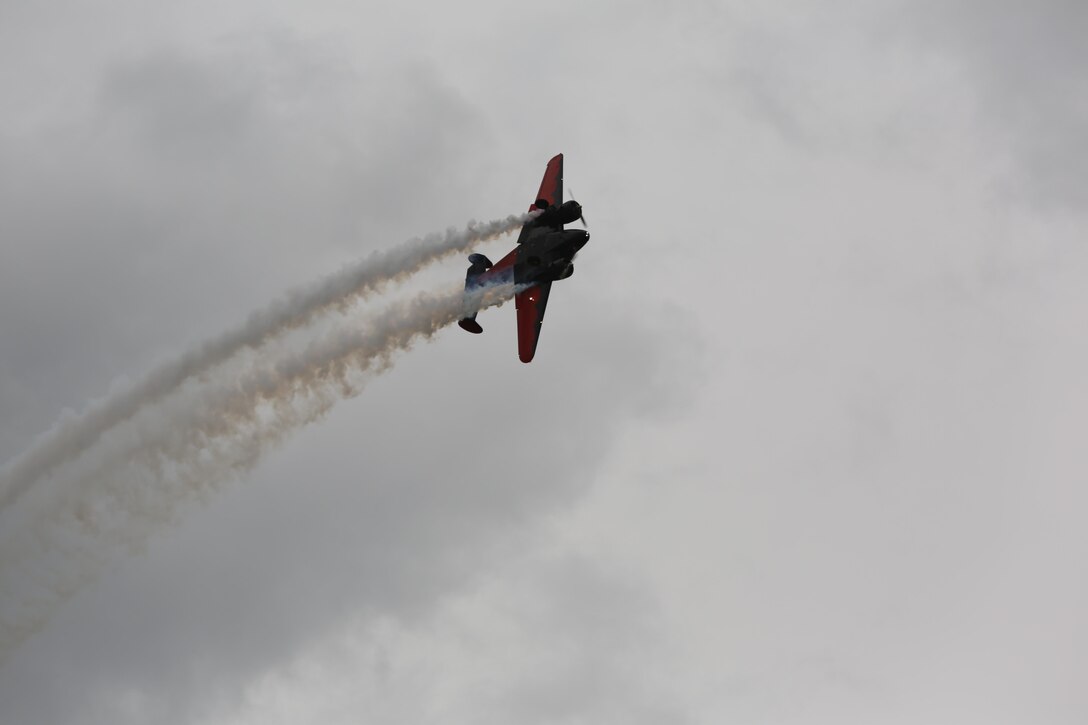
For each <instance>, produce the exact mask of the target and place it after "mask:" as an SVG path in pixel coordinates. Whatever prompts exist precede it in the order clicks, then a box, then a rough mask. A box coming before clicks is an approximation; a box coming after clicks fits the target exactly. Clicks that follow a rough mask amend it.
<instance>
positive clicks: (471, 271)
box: [457, 254, 494, 335]
mask: <svg viewBox="0 0 1088 725" xmlns="http://www.w3.org/2000/svg"><path fill="white" fill-rule="evenodd" d="M468 261H469V262H470V263H471V265H472V266H471V267H469V268H468V273H467V274H465V291H468V290H470V289H472V288H473V287H475V286H476V285H477V280H478V279H479V278H480V276H481V275H482V274H483V273H484V272H486V271H487V270H489V269H491V268H492V267H493V266H494V265H493V264H492V263H491V260H490V259H488V258H487V257H486V256H484V255H483V254H470V255H469V256H468ZM457 324H458V325H459V326H460V327H461V329H462V330H465V331H467V332H471V333H472V334H474V335H479V334H480V333H481V332H483V331H484V328H483V327H481V326H480V323H479V322H477V321H476V313H475V312H473V313H472V314H471V315H470V316H468V317H464V318H462V319H461V320H459V321H458V322H457Z"/></svg>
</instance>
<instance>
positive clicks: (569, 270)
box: [556, 262, 574, 279]
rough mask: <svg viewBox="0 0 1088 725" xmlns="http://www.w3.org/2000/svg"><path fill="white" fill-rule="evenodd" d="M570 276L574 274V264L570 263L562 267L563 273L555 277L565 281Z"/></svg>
mask: <svg viewBox="0 0 1088 725" xmlns="http://www.w3.org/2000/svg"><path fill="white" fill-rule="evenodd" d="M572 274H574V262H571V263H570V264H568V265H567V266H566V267H564V268H563V271H562V272H560V273H559V276H558V277H556V279H566V278H567V277H569V276H571V275H572Z"/></svg>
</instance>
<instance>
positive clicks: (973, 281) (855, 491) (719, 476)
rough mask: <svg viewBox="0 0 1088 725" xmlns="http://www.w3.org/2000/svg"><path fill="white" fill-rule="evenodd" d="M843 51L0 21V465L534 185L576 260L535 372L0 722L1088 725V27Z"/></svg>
mask: <svg viewBox="0 0 1088 725" xmlns="http://www.w3.org/2000/svg"><path fill="white" fill-rule="evenodd" d="M817 5H818V7H817ZM859 5H860V4H859V3H848V2H824V3H818V4H815V3H807V2H801V1H800V0H774V1H773V2H767V3H753V2H748V3H744V2H738V1H736V0H724V1H722V2H713V1H711V0H706V1H702V2H691V3H686V4H679V5H677V4H673V5H669V4H666V3H657V2H642V1H641V0H640V1H639V2H624V3H621V2H612V1H601V2H582V3H559V4H550V5H546V6H541V5H535V6H534V5H524V6H516V5H511V4H510V3H508V2H499V1H498V0H478V1H477V0H468V1H467V2H462V3H456V4H451V3H432V4H426V3H372V4H367V3H359V2H340V1H329V2H311V3H306V4H305V7H303V4H301V3H287V2H255V1H249V2H237V3H232V4H229V5H225V4H223V3H219V2H205V1H203V0H198V1H197V2H188V3H172V4H167V3H148V2H145V1H143V0H107V1H104V2H98V3H93V4H88V3H79V2H53V3H39V2H30V1H29V0H4V2H2V3H0V460H7V459H11V458H12V457H14V456H16V455H18V454H19V453H20V452H22V451H24V450H26V449H27V448H28V447H29V446H30V445H31V443H32V442H33V440H34V438H35V436H37V435H38V434H40V433H42V432H43V431H45V430H47V429H49V428H50V426H51V425H53V423H54V421H55V420H57V418H58V416H60V415H61V414H62V411H64V410H65V409H71V410H76V411H78V410H81V409H82V408H83V407H84V406H85V405H86V404H87V403H88V402H89V401H91V400H93V399H96V398H100V397H102V396H103V395H105V394H107V392H108V391H109V390H110V389H111V385H112V386H116V385H118V384H122V383H123V381H125V380H136V379H139V377H140V376H141V375H142V374H144V373H145V372H146V371H147V370H149V369H151V368H152V367H153V366H154V365H155V364H157V363H161V362H162V361H166V360H170V359H172V358H173V357H175V356H177V355H179V354H181V353H183V352H184V351H186V350H187V349H190V348H192V347H193V346H194V345H196V344H198V343H199V342H200V341H202V340H205V339H207V338H210V337H213V336H214V335H216V334H217V333H219V332H220V331H222V330H224V329H226V328H228V327H230V326H232V325H236V324H238V323H240V322H241V321H243V320H244V319H245V318H246V316H247V314H248V313H250V312H251V311H252V310H254V309H258V308H261V307H262V306H263V305H265V304H267V303H268V302H269V301H271V300H273V299H275V298H276V297H277V295H280V294H281V293H282V292H283V291H285V290H287V289H290V288H292V287H295V286H297V285H300V284H304V283H307V282H309V281H310V280H312V279H315V278H319V277H321V276H322V275H324V274H326V273H328V272H331V271H334V270H336V269H338V268H339V267H341V266H342V265H344V264H345V263H349V262H351V261H353V260H356V259H358V258H360V257H362V256H364V255H366V254H367V253H369V252H370V251H372V250H377V249H385V248H387V247H390V246H392V245H395V244H397V243H399V242H401V241H403V240H406V239H409V238H411V237H414V236H418V235H422V234H426V233H429V232H432V231H441V230H443V229H446V228H447V227H449V226H461V225H463V224H464V223H465V222H467V221H468V220H469V219H473V218H475V219H480V220H483V219H491V218H495V217H501V216H505V215H507V214H510V213H519V212H522V211H524V210H525V208H526V207H527V205H528V204H529V203H530V202H531V201H532V199H533V196H534V194H535V191H536V189H537V186H538V184H539V182H540V176H541V174H542V172H543V169H544V166H545V164H546V162H547V160H548V159H549V158H550V157H551V156H552V155H554V154H555V153H559V152H563V153H565V154H566V182H567V185H568V189H570V190H573V192H574V193H575V194H576V196H577V198H578V199H579V201H580V202H581V203H583V204H584V205H585V211H586V217H587V219H588V221H589V223H590V224H591V227H590V231H591V232H592V235H593V237H592V240H591V241H590V243H589V245H588V246H587V247H586V248H585V249H584V250H583V252H582V253H581V255H580V256H579V258H578V262H577V271H576V273H575V275H574V276H573V277H572V278H571V279H569V280H566V281H562V282H559V283H556V285H555V287H554V288H553V293H552V296H551V301H550V304H549V307H548V316H547V321H546V323H545V325H544V329H543V333H542V335H541V341H540V347H539V350H538V354H537V358H536V360H535V361H534V362H533V363H532V364H531V365H523V364H521V363H520V362H518V359H517V353H516V335H515V324H514V313H513V311H512V310H511V309H508V308H502V309H498V310H489V311H485V312H483V313H481V315H480V321H481V322H482V324H483V326H484V327H485V329H486V333H485V334H484V335H482V336H470V335H465V334H464V333H462V332H461V331H460V330H458V329H456V328H453V329H449V330H446V331H444V332H442V333H441V334H439V335H438V336H437V338H436V339H435V340H433V341H432V342H430V343H427V344H420V345H417V346H416V347H415V348H414V349H412V350H411V351H410V352H408V353H405V354H403V355H400V356H398V357H397V358H396V362H395V365H394V366H393V367H392V368H391V369H389V370H388V371H386V372H384V373H383V374H380V375H372V376H369V377H367V378H366V381H367V384H366V387H365V389H364V390H363V392H362V394H361V395H359V396H357V397H354V398H352V399H350V400H346V401H344V402H342V403H340V404H339V405H337V406H336V407H335V408H334V409H333V411H332V412H331V413H330V414H329V415H328V416H326V417H324V418H322V419H321V420H320V421H318V422H317V423H315V424H313V425H309V426H306V427H304V428H302V429H301V430H299V431H297V432H296V433H294V434H293V435H291V436H289V437H288V438H287V440H286V441H285V443H284V445H282V446H279V447H276V448H274V449H272V450H270V451H268V452H267V454H266V455H264V456H263V457H262V458H261V459H260V460H259V462H258V463H257V464H256V466H255V467H254V468H252V469H251V470H249V471H248V472H246V473H244V474H243V475H241V476H239V477H238V478H237V479H236V480H232V481H230V482H228V483H227V485H225V486H222V487H220V488H218V489H216V490H214V491H212V492H210V493H208V494H207V495H205V496H202V497H201V498H200V500H199V501H191V502H189V503H187V504H186V505H185V506H183V507H182V509H181V510H180V511H179V512H178V513H177V515H176V516H175V517H174V518H173V520H172V521H170V522H169V523H165V524H162V525H158V526H155V527H153V529H152V530H151V535H150V537H149V538H148V540H147V542H146V546H144V547H143V548H142V550H141V551H138V552H135V553H125V552H122V551H115V552H112V553H111V555H110V556H109V557H108V559H107V560H106V561H104V562H102V568H101V573H100V575H98V576H95V577H89V578H88V579H87V581H86V582H85V583H83V585H82V586H80V587H79V588H78V590H77V591H75V593H74V595H73V596H72V597H71V598H70V599H68V600H67V601H66V602H64V603H63V604H62V605H61V606H60V607H59V608H58V609H57V611H56V613H55V615H53V616H51V617H50V618H49V619H48V621H46V622H45V624H44V626H43V627H42V629H41V631H39V632H37V633H36V634H34V635H33V636H31V637H30V638H29V639H27V640H26V641H25V642H23V643H22V645H21V646H20V647H18V649H16V650H15V651H14V652H13V653H12V654H11V655H10V656H8V658H7V661H6V662H5V663H4V664H3V666H2V667H0V721H3V722H4V723H9V722H10V723H57V724H61V723H92V724H94V723H102V724H105V723H121V724H124V723H147V722H156V723H166V724H172V723H200V724H201V725H243V724H256V723H262V724H265V723H272V724H277V723H284V724H286V723H298V722H320V723H358V722H374V723H418V722H441V723H466V724H468V723H473V724H477V723H494V724H496V725H498V724H500V723H501V724H506V723H541V724H543V723H617V724H618V723H678V724H681V723H682V724H689V723H708V724H710V723H727V722H745V723H768V724H776V725H778V724H784V725H788V724H793V723H798V724H799V723H806V724H811V723H835V724H842V723H857V724H859V725H860V724H863V723H864V724H867V723H874V722H875V723H946V722H947V723H986V724H988V725H992V724H994V723H1027V722H1031V723H1056V724H1061V723H1083V722H1085V721H1086V720H1088V682H1086V678H1085V673H1086V672H1088V619H1086V618H1085V616H1084V612H1085V611H1086V610H1088V567H1086V565H1085V563H1084V561H1085V552H1086V549H1088V528H1086V527H1084V525H1083V519H1084V515H1083V512H1084V511H1085V509H1086V507H1088V492H1086V491H1085V489H1084V486H1083V484H1084V483H1085V482H1086V481H1088V447H1086V446H1085V445H1084V444H1083V437H1084V431H1085V430H1088V414H1086V412H1085V410H1086V405H1088V382H1086V379H1085V373H1084V371H1085V370H1088V341H1086V338H1085V331H1086V329H1088V328H1086V324H1085V323H1086V322H1088V320H1086V318H1088V292H1086V291H1085V290H1086V287H1085V284H1084V280H1085V279H1086V275H1088V250H1086V249H1085V247H1084V239H1085V238H1086V237H1088V216H1086V215H1085V211H1084V210H1085V208H1086V207H1085V205H1086V203H1088V130H1086V129H1088V106H1086V105H1085V100H1084V99H1085V98H1088V76H1086V75H1085V73H1084V69H1085V68H1086V67H1088V45H1086V44H1085V43H1084V38H1085V37H1088V5H1085V4H1084V3H1082V2H1079V1H1072V0H1068V1H1067V0H1044V1H1039V2H1034V3H1022V2H1012V1H1011V0H1009V1H1007V2H1006V1H1004V0H1003V1H1001V2H992V1H989V0H988V1H987V2H982V1H981V0H960V1H958V2H937V1H936V0H933V1H931V0H916V1H914V2H909V1H907V0H878V1H876V2H870V3H866V4H865V8H864V9H863V10H862V9H858V6H859ZM511 243H512V241H511V240H510V239H506V240H502V241H497V242H489V243H485V244H482V245H481V246H480V247H479V251H482V252H485V253H487V254H489V255H491V256H492V258H493V259H495V258H497V257H498V256H501V255H502V254H504V253H505V252H506V251H507V249H508V248H509V246H510V244H511ZM465 266H466V263H465V262H464V260H463V259H461V258H458V259H456V260H450V261H446V262H443V263H442V264H441V265H439V266H438V267H436V268H435V269H432V270H429V271H428V272H427V273H426V274H425V275H424V277H423V281H422V282H420V283H418V284H419V285H431V286H437V287H444V286H445V285H447V284H449V283H453V284H457V282H458V281H459V280H461V279H463V275H464V269H465ZM417 286H418V285H417ZM381 303H382V301H381V299H380V298H379V299H372V300H370V301H369V302H367V303H366V305H365V306H364V307H363V308H362V309H359V310H355V311H353V312H352V314H353V315H357V316H359V319H360V320H362V319H365V316H366V314H367V309H368V308H370V307H375V308H380V307H381ZM119 381H121V383H119ZM60 483H63V481H59V482H58V485H59V484H60ZM69 483H70V484H71V485H78V481H77V480H73V481H70V482H69ZM154 483H155V482H154V481H149V482H148V486H153V485H154ZM2 513H3V515H0V535H5V530H7V531H8V532H10V531H15V530H17V529H18V527H19V526H20V525H22V523H23V522H21V521H20V519H19V515H20V514H19V511H18V510H15V511H12V510H8V511H4V512H2ZM0 574H2V575H3V576H6V577H7V579H6V580H5V581H7V582H8V584H7V586H9V587H11V582H12V581H14V582H16V584H15V588H16V589H18V588H19V587H20V586H22V585H21V584H19V583H18V582H19V577H26V579H27V584H26V586H27V587H30V586H32V585H33V584H34V581H35V580H36V578H37V577H41V576H46V575H45V574H42V573H41V572H37V573H36V572H35V571H34V570H33V569H32V568H28V569H26V570H25V571H24V570H23V569H20V570H18V571H17V572H15V574H13V573H12V571H8V572H0ZM16 574H18V576H16ZM2 594H3V596H5V597H10V596H11V595H12V591H11V590H10V588H9V590H5V591H4V592H2ZM0 604H3V602H0ZM0 609H2V607H0Z"/></svg>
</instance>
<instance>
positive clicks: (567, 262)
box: [457, 154, 589, 363]
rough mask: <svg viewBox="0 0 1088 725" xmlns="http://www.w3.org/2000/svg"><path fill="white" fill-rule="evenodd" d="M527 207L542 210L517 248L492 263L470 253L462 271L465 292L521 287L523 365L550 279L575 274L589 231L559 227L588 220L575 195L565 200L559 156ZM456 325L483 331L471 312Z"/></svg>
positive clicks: (533, 342)
mask: <svg viewBox="0 0 1088 725" xmlns="http://www.w3.org/2000/svg"><path fill="white" fill-rule="evenodd" d="M529 211H539V212H540V214H538V215H537V216H535V217H534V218H532V219H530V220H529V221H527V222H525V224H524V225H522V227H521V234H519V235H518V246H517V247H515V248H514V249H513V251H511V252H510V253H509V254H507V255H506V256H505V257H503V258H502V259H500V260H499V261H498V262H497V263H495V264H492V263H491V260H490V259H488V258H487V257H485V256H484V255H482V254H471V255H469V258H468V261H469V262H470V263H471V265H472V266H471V267H469V268H468V273H467V274H466V275H465V290H466V291H468V290H471V289H474V288H477V287H480V286H482V285H484V284H501V283H508V282H513V283H514V284H515V285H517V286H518V287H519V288H521V291H520V292H518V293H517V294H516V295H515V296H514V302H515V305H516V306H517V315H518V357H519V358H520V359H521V361H522V362H523V363H527V362H530V361H531V360H532V359H533V356H534V355H535V354H536V346H537V342H538V341H539V340H540V326H541V323H542V322H543V321H544V308H545V307H547V305H548V295H549V294H551V289H552V282H555V281H556V280H560V279H566V278H567V277H570V276H571V275H572V274H574V256H575V255H576V254H577V253H578V250H580V249H581V248H582V247H584V246H585V245H586V242H588V241H589V232H587V231H585V230H584V229H567V230H564V229H563V225H564V224H571V223H573V222H574V221H576V220H581V222H582V224H583V226H584V225H585V223H586V220H585V217H584V216H583V215H582V205H581V204H579V203H578V202H576V201H574V200H573V199H572V200H570V201H567V202H565V203H564V202H563V154H558V155H557V156H555V157H553V158H552V159H551V161H549V162H548V167H547V169H546V170H545V171H544V180H543V181H541V182H540V191H539V192H537V195H536V201H535V202H533V203H532V204H531V205H530V206H529ZM457 324H458V325H460V326H461V328H462V329H464V330H467V331H468V332H471V333H473V334H477V335H478V334H480V333H481V332H483V331H484V328H483V327H481V326H480V323H478V322H477V321H476V314H475V313H474V314H472V316H470V317H466V318H464V319H462V320H461V321H459V322H458V323H457Z"/></svg>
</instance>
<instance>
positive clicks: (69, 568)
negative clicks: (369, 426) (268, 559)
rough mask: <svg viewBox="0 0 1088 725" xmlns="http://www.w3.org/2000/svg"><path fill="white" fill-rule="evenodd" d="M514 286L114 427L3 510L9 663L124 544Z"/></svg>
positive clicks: (343, 337)
mask: <svg viewBox="0 0 1088 725" xmlns="http://www.w3.org/2000/svg"><path fill="white" fill-rule="evenodd" d="M515 292H516V289H515V288H514V286H513V285H509V284H507V285H501V286H492V287H485V288H481V289H479V290H476V291H474V292H472V293H470V294H465V293H464V292H463V291H462V290H460V289H457V290H455V291H451V292H449V293H445V294H441V295H431V294H423V295H420V296H418V297H415V298H413V299H411V300H408V301H406V302H400V303H396V304H392V305H390V306H389V307H387V308H386V309H385V310H384V311H382V312H381V313H380V314H377V315H375V316H373V317H369V318H366V319H364V320H363V321H361V322H356V323H355V324H354V325H353V326H352V327H345V328H342V329H340V330H337V331H335V332H334V333H332V334H329V335H327V336H325V337H323V338H320V339H318V340H316V341H314V342H312V343H311V344H310V345H309V346H307V347H306V348H305V349H303V350H300V351H294V352H290V353H287V354H284V355H283V356H281V357H280V358H279V359H275V358H272V359H270V357H269V356H268V355H260V356H257V355H254V356H252V359H251V360H249V361H248V364H247V365H245V366H243V367H241V368H240V369H238V370H234V369H233V368H230V367H229V366H224V367H223V368H220V369H218V370H217V371H216V373H215V374H212V375H209V376H208V378H207V379H203V380H198V379H196V378H190V379H189V380H187V381H186V382H185V383H184V384H182V385H179V386H177V389H176V390H175V391H174V394H170V395H166V396H164V397H163V398H162V399H161V400H160V401H159V402H158V403H157V404H156V405H153V406H146V407H144V408H143V409H141V410H139V411H137V413H136V414H135V415H134V416H133V417H132V419H131V420H129V421H128V422H127V423H122V424H118V425H116V426H114V427H112V428H111V429H109V430H107V431H105V432H104V433H103V435H101V436H100V438H99V440H98V442H97V443H96V444H95V445H93V446H92V447H91V448H90V450H88V451H87V452H86V454H85V455H84V456H81V457H80V459H79V460H78V461H75V462H72V463H70V464H67V465H63V466H60V467H59V468H58V470H57V471H56V475H55V476H54V477H53V478H52V479H50V480H49V482H48V485H43V486H41V487H35V489H34V490H33V491H31V492H30V494H29V495H27V496H25V497H23V498H22V499H21V500H20V501H18V502H17V503H16V504H15V505H14V506H12V507H11V508H10V509H9V510H7V511H5V512H3V513H4V514H5V515H6V518H7V519H8V521H7V524H8V525H7V526H6V527H5V528H4V529H3V530H2V533H3V536H2V538H0V665H2V664H3V662H4V661H5V660H6V658H7V657H8V656H9V655H10V654H11V653H12V651H14V649H15V648H16V647H17V646H18V645H19V644H20V643H21V642H22V641H23V640H25V639H26V638H27V637H28V636H30V635H31V634H32V633H33V632H35V631H36V630H38V629H40V628H41V627H42V626H44V625H45V624H46V622H47V621H48V620H49V618H50V616H51V615H52V613H53V612H54V611H55V610H56V608H57V607H58V606H60V605H61V604H62V603H63V602H64V601H65V600H66V599H68V598H69V597H70V596H72V595H73V594H74V593H75V592H76V591H78V590H79V588H80V587H81V586H83V585H84V584H85V583H86V582H88V581H90V580H93V579H94V578H95V577H96V576H98V574H99V573H100V572H101V571H102V569H103V567H104V566H105V565H107V564H108V563H109V562H110V561H111V560H112V559H114V558H115V555H116V554H117V552H118V551H119V550H134V549H135V550H138V549H139V548H140V547H141V546H142V545H143V544H144V542H145V541H146V540H147V538H148V536H150V535H151V534H152V533H153V532H154V531H155V530H157V529H158V528H159V527H160V526H161V525H162V524H163V523H164V522H168V521H171V520H173V519H174V518H175V517H176V516H177V514H178V512H179V508H180V507H181V505H182V504H184V503H186V502H188V501H191V500H193V499H194V498H200V497H202V496H206V495H207V494H208V493H210V492H211V491H213V490H214V489H215V488H216V487H217V486H219V485H221V484H222V483H223V482H224V481H227V480H229V479H230V478H232V477H234V476H236V475H238V474H239V473H241V472H244V471H246V470H248V469H249V468H251V467H252V466H254V465H255V464H256V463H257V461H258V460H259V459H260V456H261V454H262V453H263V452H264V451H266V450H267V449H268V448H269V447H270V446H272V445H274V444H276V443H278V442H279V441H281V440H282V439H283V438H284V437H285V436H286V435H287V434H289V433H290V432H292V431H293V430H296V429H297V428H299V427H300V426H303V425H305V424H307V423H311V422H313V421H315V420H317V419H319V418H321V417H322V416H323V415H324V414H325V413H326V412H328V410H329V409H330V408H331V407H332V406H333V405H334V404H335V403H336V402H337V401H339V400H342V399H344V398H349V397H353V396H355V395H358V394H359V393H360V392H361V389H362V386H363V385H364V384H365V380H366V376H367V374H373V373H377V372H381V371H382V370H384V369H386V368H387V367H388V366H389V365H390V364H391V361H392V357H393V355H394V354H395V353H396V352H398V351H401V350H406V349H408V348H410V347H411V346H412V345H413V344H414V343H415V342H417V341H419V340H421V339H429V338H431V337H432V336H433V335H434V334H435V333H436V332H438V331H439V330H441V329H442V328H444V327H446V326H447V325H449V324H450V323H452V322H455V321H456V320H458V319H459V318H460V317H461V316H462V315H464V314H466V313H468V314H471V313H472V312H474V311H476V310H479V309H483V308H485V307H490V306H495V305H500V304H502V303H503V302H504V301H506V300H508V299H509V298H510V297H512V296H513V295H514V293H515Z"/></svg>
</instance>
